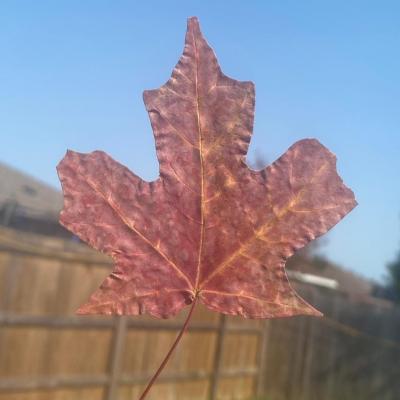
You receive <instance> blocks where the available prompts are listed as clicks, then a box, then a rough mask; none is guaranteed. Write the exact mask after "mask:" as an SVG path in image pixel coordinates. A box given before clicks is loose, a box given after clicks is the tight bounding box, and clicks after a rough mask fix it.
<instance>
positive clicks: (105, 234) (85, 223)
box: [58, 18, 356, 333]
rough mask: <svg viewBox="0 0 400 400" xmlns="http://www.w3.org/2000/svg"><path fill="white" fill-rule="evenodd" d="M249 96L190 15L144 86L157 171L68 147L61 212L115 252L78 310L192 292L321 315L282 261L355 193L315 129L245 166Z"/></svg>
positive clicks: (161, 308)
mask: <svg viewBox="0 0 400 400" xmlns="http://www.w3.org/2000/svg"><path fill="white" fill-rule="evenodd" d="M254 101H255V100H254V85H253V83H252V82H239V81H236V80H233V79H231V78H229V77H227V76H226V75H224V74H223V73H222V72H221V69H220V67H219V65H218V62H217V59H216V57H215V54H214V52H213V50H212V49H211V48H210V46H209V45H208V44H207V42H206V41H205V39H204V38H203V36H202V34H201V32H200V28H199V24H198V21H197V19H196V18H190V19H189V21H188V30H187V34H186V41H185V48H184V52H183V55H182V57H181V58H180V60H179V62H178V64H177V65H176V67H175V68H174V70H173V72H172V76H171V78H170V79H169V80H168V82H167V83H166V84H165V85H163V86H162V87H161V88H160V89H157V90H150V91H145V92H144V102H145V104H146V108H147V111H148V113H149V116H150V120H151V124H152V127H153V131H154V136H155V140H156V148H157V156H158V159H159V163H160V177H159V179H157V180H156V181H154V182H146V181H144V180H142V179H141V178H139V177H138V176H136V175H135V174H133V173H132V172H130V171H129V170H128V169H127V168H125V167H124V166H122V165H121V164H119V163H118V162H116V161H114V160H113V159H112V158H111V157H109V156H108V155H107V154H105V153H103V152H100V151H95V152H93V153H90V154H79V153H75V152H71V151H69V152H68V153H67V155H66V156H65V158H64V159H63V160H62V161H61V163H60V164H59V166H58V173H59V176H60V179H61V182H62V186H63V191H64V209H63V211H62V213H61V218H60V221H61V223H62V224H63V225H64V226H65V227H66V228H67V229H69V230H70V231H72V232H74V233H75V234H76V235H78V236H79V237H80V238H81V239H82V240H83V241H85V242H87V243H88V244H89V245H91V246H92V247H94V248H96V249H98V250H100V251H102V252H104V253H105V254H107V255H109V256H111V257H112V258H113V260H114V263H115V267H114V270H113V271H112V273H111V274H110V275H109V276H108V277H107V278H106V279H105V281H104V282H103V284H102V285H101V287H100V288H99V289H98V290H97V291H96V292H95V293H94V294H93V295H92V296H91V298H90V300H89V301H88V303H86V304H84V305H83V306H81V308H80V309H79V311H78V312H79V313H81V314H119V315H123V314H129V315H137V314H143V313H148V314H151V315H153V316H155V317H163V318H167V317H170V316H172V315H174V314H176V313H177V312H178V311H179V310H181V309H182V308H183V307H184V306H185V305H188V304H191V303H192V304H193V306H194V304H195V303H196V301H200V302H202V303H204V304H205V305H206V306H207V307H208V308H209V309H211V310H214V311H219V312H222V313H225V314H239V315H242V316H244V317H249V318H273V317H287V316H292V315H297V314H308V315H320V313H319V312H318V311H316V310H315V309H314V308H312V307H311V306H310V305H309V304H307V303H306V302H305V301H304V300H303V299H301V298H300V297H299V296H298V295H297V294H296V293H295V292H294V290H293V289H292V288H291V286H290V285H289V282H288V279H287V277H286V274H285V269H284V264H285V261H286V259H287V258H288V257H290V256H291V255H292V254H293V253H294V252H295V251H296V250H297V249H300V248H302V247H303V246H305V245H306V244H307V243H308V242H310V241H311V240H313V239H315V238H316V237H317V236H320V235H322V234H323V233H325V232H326V231H327V230H328V229H330V228H331V227H332V226H334V225H335V224H336V223H337V222H338V221H339V220H340V219H341V218H343V216H344V215H346V214H347V213H348V212H349V211H350V210H351V209H352V208H353V207H354V206H355V205H356V201H355V199H354V195H353V193H352V191H351V190H350V189H348V188H347V187H346V186H344V184H343V182H342V180H341V178H340V177H339V176H338V174H337V172H336V168H335V164H336V159H335V156H334V155H333V154H332V153H330V152H329V150H327V149H326V148H325V147H324V146H322V145H321V144H320V143H319V142H318V141H317V140H313V139H306V140H301V141H299V142H297V143H295V144H294V145H293V146H292V147H291V148H290V149H289V150H288V151H287V152H286V153H285V154H284V155H283V156H282V157H280V158H279V159H278V160H277V161H275V162H274V163H273V164H272V165H271V166H269V167H267V168H265V169H264V170H262V171H259V172H256V171H253V170H251V169H249V168H248V166H247V165H246V163H245V157H246V153H247V149H248V146H249V142H250V138H251V133H252V128H253V118H254ZM193 306H192V310H193ZM190 314H191V313H190ZM186 325H187V324H185V327H186ZM181 333H183V332H181Z"/></svg>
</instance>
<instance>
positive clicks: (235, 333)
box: [0, 229, 400, 400]
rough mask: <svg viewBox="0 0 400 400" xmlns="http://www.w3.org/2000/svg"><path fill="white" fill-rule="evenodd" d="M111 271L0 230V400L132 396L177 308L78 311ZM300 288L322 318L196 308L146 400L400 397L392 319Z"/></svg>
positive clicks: (152, 366)
mask: <svg viewBox="0 0 400 400" xmlns="http://www.w3.org/2000/svg"><path fill="white" fill-rule="evenodd" d="M110 268H111V264H110V262H109V260H108V259H106V258H104V257H103V256H101V255H100V254H98V253H95V252H92V251H90V250H89V249H87V248H86V247H85V246H83V245H80V244H76V243H71V242H67V241H64V240H60V239H52V238H48V237H40V236H38V235H30V234H22V233H17V232H15V231H11V230H5V229H1V230H0V400H50V399H51V400H70V399H71V400H80V399H82V400H134V399H135V398H137V397H138V395H139V393H140V392H141V390H143V388H144V385H145V383H146V382H147V381H148V379H149V378H150V376H151V375H152V373H153V372H154V371H155V370H156V368H157V367H158V365H159V363H160V361H161V360H162V358H163V357H164V355H165V353H166V351H167V350H168V349H169V347H170V345H171V343H172V342H173V340H174V338H175V336H176V334H177V332H178V331H179V329H180V328H181V326H182V323H183V320H184V318H185V313H182V314H181V315H179V316H178V317H176V318H174V319H170V320H157V319H152V318H149V317H135V318H116V317H77V316H74V311H75V310H76V308H77V307H78V306H79V305H80V304H81V303H82V302H83V301H85V300H86V299H87V297H88V295H89V294H90V293H91V292H92V291H93V290H94V289H95V288H97V287H98V286H99V284H100V283H101V282H102V280H103V279H104V277H105V276H106V275H107V273H108V272H109V269H110ZM298 289H299V290H300V291H301V292H302V294H303V295H304V296H305V297H307V298H308V299H309V300H310V301H311V302H312V303H313V304H315V305H317V306H318V307H320V308H321V309H322V310H323V311H324V312H325V313H326V314H327V315H328V318H325V319H314V318H302V317H299V318H291V319H287V320H271V321H252V320H244V319H241V318H234V317H225V316H222V315H220V314H217V313H213V312H210V311H208V310H206V309H205V308H203V307H201V306H199V307H198V308H197V309H196V311H195V315H194V317H193V320H192V323H191V324H190V327H189V331H188V332H187V333H186V334H185V336H184V338H183V340H182V342H181V344H180V345H179V346H178V348H177V350H176V353H175V354H174V356H173V358H172V359H171V360H170V363H169V364H168V366H167V368H166V369H165V371H164V372H163V374H162V375H161V377H160V379H159V381H158V383H157V384H156V385H155V387H154V389H153V390H152V392H151V394H150V395H149V400H151V399H163V400H164V399H165V400H178V399H182V400H183V399H190V400H196V399H199V400H200V399H201V400H206V399H210V400H217V399H218V400H233V399H238V400H239V399H250V398H251V399H252V398H255V397H254V396H260V398H263V399H264V398H265V399H266V400H313V399H318V400H337V399H343V400H345V399H351V400H358V399H366V398H368V399H374V398H376V399H379V400H392V399H393V400H394V399H398V397H393V396H394V394H393V393H395V391H396V390H400V388H399V382H400V379H397V380H396V379H394V378H393V377H396V374H400V370H399V368H400V363H399V360H400V344H399V342H400V340H399V332H400V323H399V321H400V318H399V317H400V316H399V315H398V312H397V311H396V310H393V309H392V308H387V307H383V306H379V305H377V304H371V303H369V304H367V303H366V302H365V301H361V300H360V299H350V298H348V297H346V296H345V295H343V294H341V293H336V294H335V293H334V292H332V291H321V290H316V289H315V288H310V287H307V286H304V287H301V286H299V285H298ZM378 367H379V368H378ZM387 368H390V371H389V374H388V373H387ZM382 371H385V372H382ZM397 376H398V377H400V375H397ZM396 385H397V386H396ZM371 393H372V394H373V395H375V394H376V396H377V397H371V395H370V394H371ZM397 393H399V392H397ZM261 396H267V397H261ZM346 396H347V397H346ZM357 396H358V397H357ZM362 396H363V397H362Z"/></svg>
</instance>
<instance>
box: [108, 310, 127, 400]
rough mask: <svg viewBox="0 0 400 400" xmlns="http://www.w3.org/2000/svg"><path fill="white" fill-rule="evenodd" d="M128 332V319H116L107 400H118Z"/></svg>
mask: <svg viewBox="0 0 400 400" xmlns="http://www.w3.org/2000/svg"><path fill="white" fill-rule="evenodd" d="M126 332H127V318H126V317H116V320H115V327H114V335H113V343H112V347H111V356H110V369H109V381H108V387H107V391H106V394H105V400H117V394H118V393H117V392H118V387H119V379H120V371H121V356H122V352H123V348H124V342H125V337H126Z"/></svg>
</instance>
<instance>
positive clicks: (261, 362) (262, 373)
mask: <svg viewBox="0 0 400 400" xmlns="http://www.w3.org/2000/svg"><path fill="white" fill-rule="evenodd" d="M269 323H270V321H269V320H266V321H264V324H263V328H262V332H261V335H260V338H259V340H260V345H259V351H258V360H257V361H258V363H257V364H258V374H257V387H256V394H257V396H259V397H261V396H262V395H264V394H265V384H266V378H267V377H266V365H267V355H268V339H269Z"/></svg>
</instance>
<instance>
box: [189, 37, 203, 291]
mask: <svg viewBox="0 0 400 400" xmlns="http://www.w3.org/2000/svg"><path fill="white" fill-rule="evenodd" d="M192 39H193V47H194V58H195V71H196V73H195V90H196V116H197V127H198V134H199V157H200V244H199V254H198V260H197V270H196V282H195V290H196V291H198V285H199V279H200V268H201V257H202V252H203V241H204V225H205V221H204V220H205V218H204V205H205V204H204V166H203V162H204V160H203V137H202V129H201V121H200V104H199V87H198V67H199V65H198V64H199V59H198V53H197V44H196V38H195V35H194V32H192Z"/></svg>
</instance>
